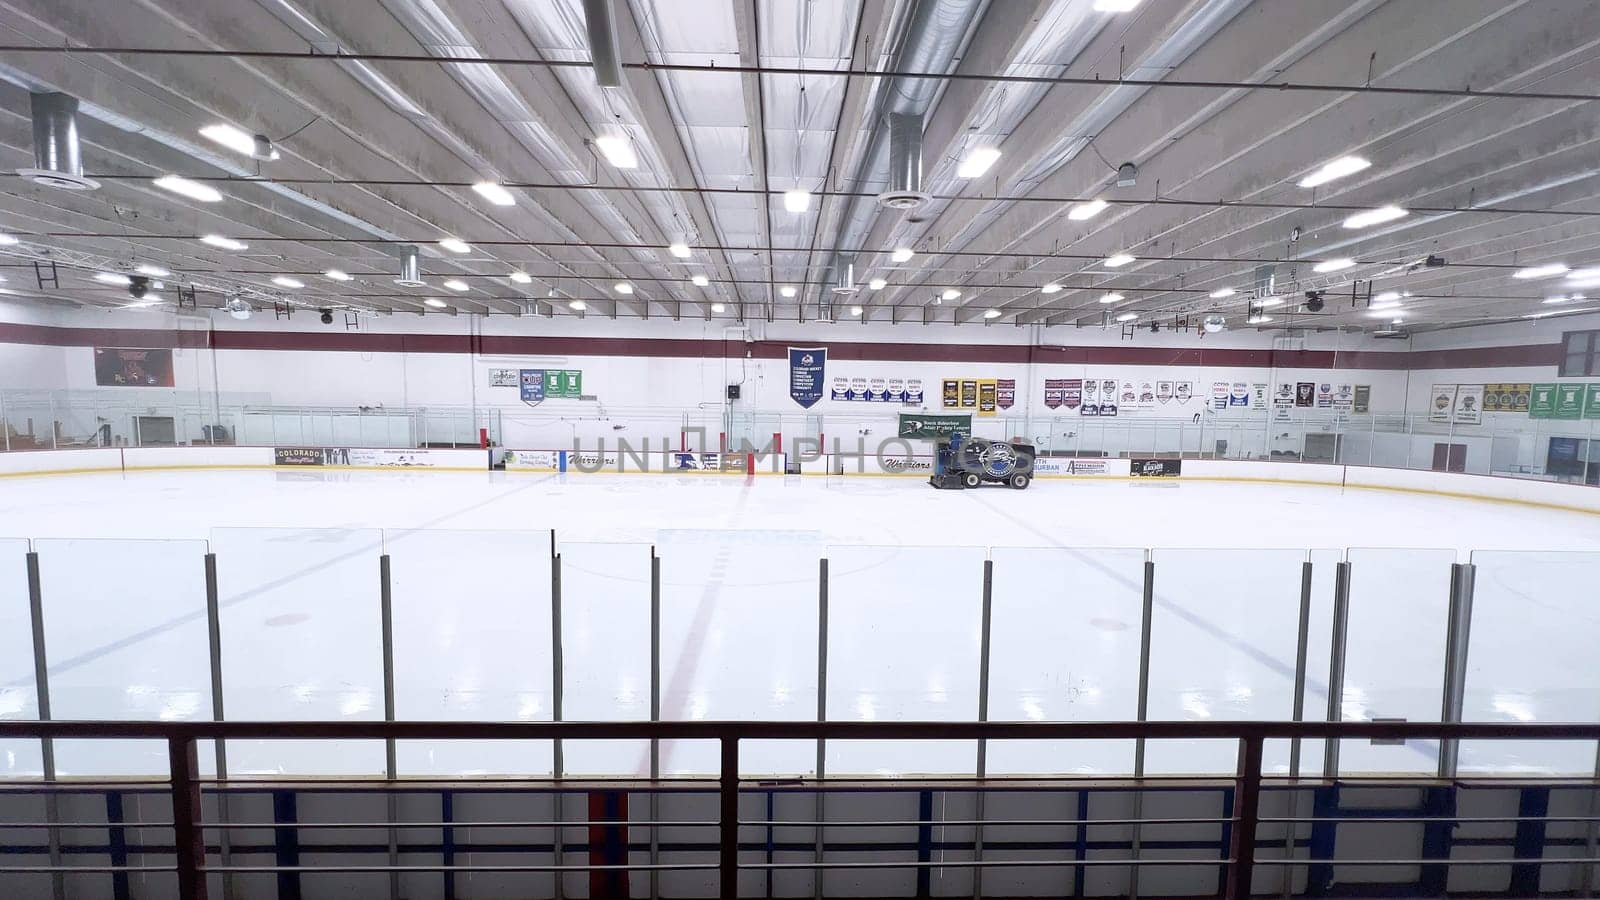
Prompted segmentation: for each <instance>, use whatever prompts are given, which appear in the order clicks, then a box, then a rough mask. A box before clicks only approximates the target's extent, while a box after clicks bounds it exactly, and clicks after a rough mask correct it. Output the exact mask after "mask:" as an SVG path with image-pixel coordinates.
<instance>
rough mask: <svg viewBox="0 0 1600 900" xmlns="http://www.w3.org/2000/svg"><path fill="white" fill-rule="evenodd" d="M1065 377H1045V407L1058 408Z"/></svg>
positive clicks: (1065, 382) (1064, 386)
mask: <svg viewBox="0 0 1600 900" xmlns="http://www.w3.org/2000/svg"><path fill="white" fill-rule="evenodd" d="M1066 389H1067V379H1065V378H1046V379H1045V380H1044V407H1045V409H1060V408H1061V404H1062V402H1063V398H1062V396H1061V395H1062V394H1063V393H1065V392H1066Z"/></svg>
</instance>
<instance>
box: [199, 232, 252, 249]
mask: <svg viewBox="0 0 1600 900" xmlns="http://www.w3.org/2000/svg"><path fill="white" fill-rule="evenodd" d="M200 243H202V244H209V245H211V246H213V247H220V248H222V249H223V250H247V249H249V248H250V245H249V244H246V243H245V242H244V241H236V240H234V239H233V238H225V237H223V236H222V235H220V234H208V235H206V236H205V237H202V238H201V239H200Z"/></svg>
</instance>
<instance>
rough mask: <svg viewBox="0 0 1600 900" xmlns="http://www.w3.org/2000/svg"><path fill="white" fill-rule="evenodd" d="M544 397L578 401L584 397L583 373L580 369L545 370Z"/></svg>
mask: <svg viewBox="0 0 1600 900" xmlns="http://www.w3.org/2000/svg"><path fill="white" fill-rule="evenodd" d="M544 396H545V399H546V400H548V399H550V398H551V397H557V398H566V399H568V400H577V399H579V398H580V397H582V396H583V372H582V371H581V370H579V369H545V370H544Z"/></svg>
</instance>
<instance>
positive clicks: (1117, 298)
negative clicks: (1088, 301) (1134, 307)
mask: <svg viewBox="0 0 1600 900" xmlns="http://www.w3.org/2000/svg"><path fill="white" fill-rule="evenodd" d="M1126 299H1128V298H1127V297H1124V296H1122V295H1121V294H1119V293H1117V292H1116V291H1112V292H1110V293H1108V294H1101V295H1100V302H1101V303H1121V302H1122V301H1124V300H1126Z"/></svg>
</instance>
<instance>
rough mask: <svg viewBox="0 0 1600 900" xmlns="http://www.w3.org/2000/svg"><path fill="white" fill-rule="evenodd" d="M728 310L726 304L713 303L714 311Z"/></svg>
mask: <svg viewBox="0 0 1600 900" xmlns="http://www.w3.org/2000/svg"><path fill="white" fill-rule="evenodd" d="M727 310H728V308H727V307H726V306H723V305H722V304H721V303H713V304H711V311H712V312H714V313H719V312H727Z"/></svg>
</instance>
